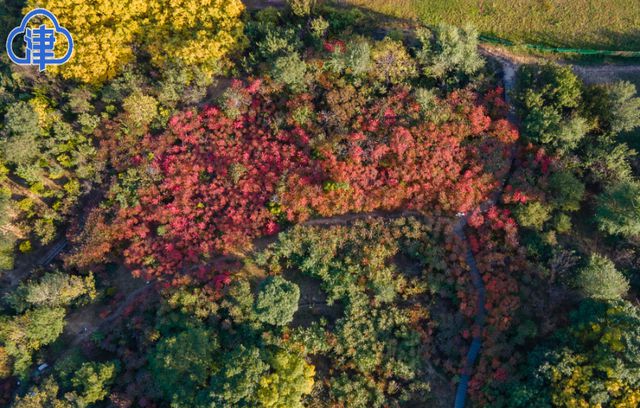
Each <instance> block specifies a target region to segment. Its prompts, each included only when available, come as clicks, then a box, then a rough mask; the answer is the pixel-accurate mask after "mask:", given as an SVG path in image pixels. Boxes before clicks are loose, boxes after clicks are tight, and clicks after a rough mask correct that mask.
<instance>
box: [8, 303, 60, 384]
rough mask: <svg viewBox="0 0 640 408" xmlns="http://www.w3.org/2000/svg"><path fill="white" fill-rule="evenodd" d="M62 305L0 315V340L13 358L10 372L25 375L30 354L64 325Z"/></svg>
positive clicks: (58, 333)
mask: <svg viewBox="0 0 640 408" xmlns="http://www.w3.org/2000/svg"><path fill="white" fill-rule="evenodd" d="M64 316H65V311H64V309H63V308H48V307H40V308H36V309H32V310H28V311H27V312H25V313H24V314H22V315H18V316H15V317H11V318H10V317H0V341H1V342H2V343H4V346H5V349H6V351H7V354H9V355H10V356H11V357H12V358H13V359H14V372H15V373H16V374H19V375H21V376H25V375H26V374H27V372H28V369H29V365H31V354H32V353H33V352H34V351H36V350H39V349H40V348H41V347H42V346H45V345H47V344H50V343H52V342H53V341H54V340H56V339H57V338H58V336H59V335H60V334H61V333H62V330H63V329H64Z"/></svg>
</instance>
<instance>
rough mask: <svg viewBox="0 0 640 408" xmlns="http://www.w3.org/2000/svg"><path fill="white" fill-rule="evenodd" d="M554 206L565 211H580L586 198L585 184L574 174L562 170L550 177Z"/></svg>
mask: <svg viewBox="0 0 640 408" xmlns="http://www.w3.org/2000/svg"><path fill="white" fill-rule="evenodd" d="M549 189H550V190H551V196H552V200H551V201H552V204H553V205H554V206H555V207H557V208H559V209H561V210H563V211H578V210H579V209H580V202H581V201H582V198H583V197H584V191H585V188H584V184H583V183H582V182H581V181H580V180H579V179H578V178H577V177H576V176H574V175H573V173H572V172H570V171H567V170H561V171H558V172H556V173H553V174H552V175H551V177H549Z"/></svg>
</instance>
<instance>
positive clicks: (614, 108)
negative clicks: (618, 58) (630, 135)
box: [603, 81, 640, 133]
mask: <svg viewBox="0 0 640 408" xmlns="http://www.w3.org/2000/svg"><path fill="white" fill-rule="evenodd" d="M607 90H608V100H607V102H608V103H607V106H606V110H605V111H604V112H603V114H604V115H605V117H606V118H607V120H608V122H609V128H610V129H611V131H612V132H614V133H619V132H626V131H630V130H633V129H635V128H637V127H639V126H640V97H638V96H637V94H636V87H635V85H634V84H632V83H631V82H627V81H620V82H616V83H615V84H613V85H611V86H610V87H609V88H608V89H607Z"/></svg>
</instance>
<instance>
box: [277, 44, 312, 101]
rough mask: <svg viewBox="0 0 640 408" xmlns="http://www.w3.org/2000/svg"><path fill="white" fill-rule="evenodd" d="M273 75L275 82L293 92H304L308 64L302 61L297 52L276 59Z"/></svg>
mask: <svg viewBox="0 0 640 408" xmlns="http://www.w3.org/2000/svg"><path fill="white" fill-rule="evenodd" d="M271 73H272V75H273V79H274V80H276V81H277V82H280V83H282V84H284V85H287V86H288V87H289V88H291V90H292V91H295V92H297V91H302V90H303V89H304V85H305V74H306V73H307V64H306V63H305V62H304V61H303V60H302V59H300V55H299V54H298V53H297V52H293V53H291V54H288V55H285V56H283V57H279V58H278V59H276V60H275V62H274V63H273V69H272V71H271Z"/></svg>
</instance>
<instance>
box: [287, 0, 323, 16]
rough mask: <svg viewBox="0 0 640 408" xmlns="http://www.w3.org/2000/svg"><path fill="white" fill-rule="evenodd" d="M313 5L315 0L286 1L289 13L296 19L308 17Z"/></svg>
mask: <svg viewBox="0 0 640 408" xmlns="http://www.w3.org/2000/svg"><path fill="white" fill-rule="evenodd" d="M315 3H316V2H315V0H287V4H288V5H289V8H291V12H292V13H293V14H294V15H296V16H298V17H306V16H308V15H310V14H311V11H312V10H313V7H314V6H315Z"/></svg>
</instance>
